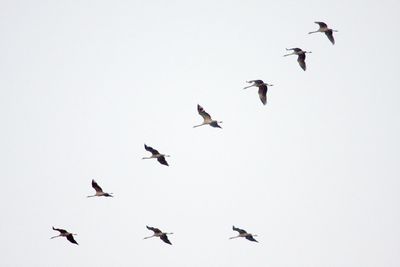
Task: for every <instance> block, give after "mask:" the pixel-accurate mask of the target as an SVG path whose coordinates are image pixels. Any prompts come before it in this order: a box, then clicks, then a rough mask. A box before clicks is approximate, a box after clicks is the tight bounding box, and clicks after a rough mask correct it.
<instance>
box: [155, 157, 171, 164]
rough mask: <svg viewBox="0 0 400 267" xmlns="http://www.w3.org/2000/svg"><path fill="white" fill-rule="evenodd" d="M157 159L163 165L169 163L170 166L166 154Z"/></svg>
mask: <svg viewBox="0 0 400 267" xmlns="http://www.w3.org/2000/svg"><path fill="white" fill-rule="evenodd" d="M157 160H158V162H160V163H161V164H162V165H167V166H169V165H168V162H167V161H166V160H165V157H164V156H161V157H158V158H157Z"/></svg>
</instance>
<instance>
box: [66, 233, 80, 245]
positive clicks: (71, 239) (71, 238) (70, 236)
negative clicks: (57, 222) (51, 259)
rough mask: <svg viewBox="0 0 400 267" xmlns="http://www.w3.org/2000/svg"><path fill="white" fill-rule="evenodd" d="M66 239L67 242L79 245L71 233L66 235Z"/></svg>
mask: <svg viewBox="0 0 400 267" xmlns="http://www.w3.org/2000/svg"><path fill="white" fill-rule="evenodd" d="M67 239H68V241H69V242H71V243H74V244H77V245H79V244H78V242H76V241H75V239H74V236H73V235H72V234H69V235H67Z"/></svg>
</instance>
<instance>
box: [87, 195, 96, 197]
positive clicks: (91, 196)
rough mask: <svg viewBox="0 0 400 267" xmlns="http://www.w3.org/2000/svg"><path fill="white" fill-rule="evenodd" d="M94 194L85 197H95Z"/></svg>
mask: <svg viewBox="0 0 400 267" xmlns="http://www.w3.org/2000/svg"><path fill="white" fill-rule="evenodd" d="M95 196H96V195H93V196H87V197H95Z"/></svg>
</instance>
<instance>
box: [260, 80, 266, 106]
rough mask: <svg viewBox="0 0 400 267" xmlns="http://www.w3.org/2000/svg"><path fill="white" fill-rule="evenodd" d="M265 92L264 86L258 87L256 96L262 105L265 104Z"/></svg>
mask: <svg viewBox="0 0 400 267" xmlns="http://www.w3.org/2000/svg"><path fill="white" fill-rule="evenodd" d="M267 91H268V87H267V85H265V84H263V85H261V86H259V87H258V96H259V97H260V100H261V102H262V103H263V104H264V105H265V104H267Z"/></svg>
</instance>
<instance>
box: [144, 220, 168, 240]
mask: <svg viewBox="0 0 400 267" xmlns="http://www.w3.org/2000/svg"><path fill="white" fill-rule="evenodd" d="M146 227H147V229H149V230H150V231H153V232H154V234H153V235H151V236H147V237H145V238H144V239H148V238H152V237H159V238H160V239H161V240H162V241H164V242H165V243H167V244H170V245H172V243H171V241H169V239H168V236H167V235H172V234H173V233H164V232H162V231H161V230H160V229H158V228H154V227H150V226H147V225H146Z"/></svg>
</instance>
